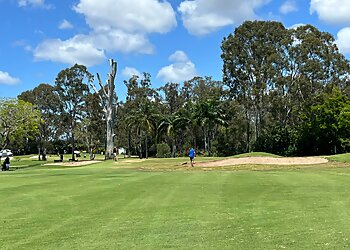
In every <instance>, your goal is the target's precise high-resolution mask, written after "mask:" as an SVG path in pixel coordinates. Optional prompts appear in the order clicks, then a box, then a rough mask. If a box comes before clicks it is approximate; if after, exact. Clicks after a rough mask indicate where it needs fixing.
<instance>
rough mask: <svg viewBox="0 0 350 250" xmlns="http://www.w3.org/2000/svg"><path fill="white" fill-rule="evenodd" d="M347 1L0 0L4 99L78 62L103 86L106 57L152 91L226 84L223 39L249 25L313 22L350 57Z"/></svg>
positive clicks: (119, 87) (122, 75) (120, 88)
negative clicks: (207, 81) (202, 79)
mask: <svg viewBox="0 0 350 250" xmlns="http://www.w3.org/2000/svg"><path fill="white" fill-rule="evenodd" d="M349 13H350V1H348V0H309V1H306V0H283V1H276V0H244V1H243V0H191V1H189V0H186V1H181V0H168V1H165V0H164V1H158V0H98V1H96V0H75V1H64V0H0V58H1V59H0V97H16V96H17V95H18V94H20V93H22V92H23V91H26V90H31V89H33V88H34V87H36V86H37V85H39V84H40V83H49V84H54V81H55V78H56V76H57V74H58V73H59V72H60V71H61V70H62V69H65V68H67V67H70V66H72V65H73V64H74V63H79V64H84V65H86V66H88V70H89V71H90V72H91V73H93V74H94V75H96V73H100V75H101V77H102V79H103V80H105V79H106V75H107V73H108V71H109V63H108V59H109V58H113V59H115V60H116V61H117V62H118V75H117V79H116V91H117V95H118V96H119V99H120V100H124V99H125V94H126V88H125V86H124V84H123V80H125V79H129V78H130V76H131V75H132V74H141V73H142V72H148V73H150V74H151V76H152V85H153V87H160V86H161V85H164V83H166V82H170V81H172V82H178V83H182V82H183V81H184V80H189V79H191V78H192V77H194V76H197V75H198V76H213V78H214V79H217V80H220V79H221V76H222V74H221V68H222V60H221V58H220V54H221V50H220V45H221V41H222V39H223V37H225V36H227V35H228V34H229V33H231V32H233V31H234V29H235V27H237V26H239V25H240V24H242V23H243V22H244V21H245V20H275V21H280V22H282V23H283V24H284V25H285V27H293V26H294V25H298V24H312V25H314V26H315V27H317V28H318V29H320V30H321V31H326V32H329V33H331V34H333V36H334V37H335V39H336V43H337V44H338V47H339V48H340V51H341V52H342V53H344V55H345V56H346V57H347V58H349V56H350V14H349Z"/></svg>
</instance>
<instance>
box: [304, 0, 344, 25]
mask: <svg viewBox="0 0 350 250" xmlns="http://www.w3.org/2000/svg"><path fill="white" fill-rule="evenodd" d="M315 12H316V13H317V15H318V17H319V19H320V20H322V21H324V22H327V23H331V24H340V23H350V14H349V13H350V1H348V0H311V2H310V14H313V13H315Z"/></svg>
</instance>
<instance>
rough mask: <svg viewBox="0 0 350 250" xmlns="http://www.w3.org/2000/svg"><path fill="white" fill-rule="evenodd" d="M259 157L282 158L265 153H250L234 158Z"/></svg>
mask: <svg viewBox="0 0 350 250" xmlns="http://www.w3.org/2000/svg"><path fill="white" fill-rule="evenodd" d="M257 156H262V157H281V156H279V155H275V154H270V153H265V152H250V153H245V154H239V155H235V156H233V158H243V157H257Z"/></svg>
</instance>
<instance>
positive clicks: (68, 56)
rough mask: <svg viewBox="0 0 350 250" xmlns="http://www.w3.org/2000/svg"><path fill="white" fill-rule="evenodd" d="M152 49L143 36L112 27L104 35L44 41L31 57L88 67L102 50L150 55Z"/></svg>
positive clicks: (102, 56)
mask: <svg viewBox="0 0 350 250" xmlns="http://www.w3.org/2000/svg"><path fill="white" fill-rule="evenodd" d="M153 50H154V49H153V46H152V45H151V44H150V43H149V41H148V40H147V39H146V38H145V37H144V36H143V35H139V34H127V33H124V32H122V31H118V30H115V31H111V32H108V33H106V34H103V33H91V34H89V35H76V36H74V37H72V38H70V39H68V40H64V41H62V40H61V39H48V40H44V41H43V42H42V43H40V44H39V45H38V46H37V47H36V48H35V49H34V58H35V59H36V60H38V61H43V60H49V61H53V62H61V63H67V64H70V65H73V64H75V63H79V64H84V65H86V66H92V65H95V64H99V63H101V62H103V60H104V59H105V58H106V55H105V52H106V51H109V52H115V51H121V52H124V53H144V54H151V53H152V52H153Z"/></svg>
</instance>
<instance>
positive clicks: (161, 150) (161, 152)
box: [157, 143, 171, 158]
mask: <svg viewBox="0 0 350 250" xmlns="http://www.w3.org/2000/svg"><path fill="white" fill-rule="evenodd" d="M170 157H171V152H170V147H169V145H168V144H166V143H161V144H157V158H170Z"/></svg>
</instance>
